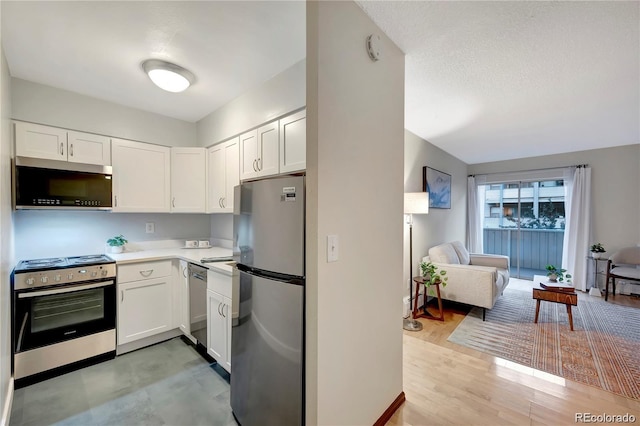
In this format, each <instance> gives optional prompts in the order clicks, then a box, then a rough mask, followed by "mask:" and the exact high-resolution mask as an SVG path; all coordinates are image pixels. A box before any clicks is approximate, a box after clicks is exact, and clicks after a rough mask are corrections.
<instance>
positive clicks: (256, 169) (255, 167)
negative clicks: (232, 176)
mask: <svg viewBox="0 0 640 426" xmlns="http://www.w3.org/2000/svg"><path fill="white" fill-rule="evenodd" d="M257 162H258V159H257V158H256V159H255V160H253V171H254V172H257V171H258V168H257V166H256V163H257Z"/></svg>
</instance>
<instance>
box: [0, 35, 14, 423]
mask: <svg viewBox="0 0 640 426" xmlns="http://www.w3.org/2000/svg"><path fill="white" fill-rule="evenodd" d="M0 45H1V42H0ZM10 80H11V77H10V76H9V68H8V66H7V60H6V58H5V56H4V50H0V416H3V414H4V413H5V411H6V410H8V409H9V407H10V404H9V403H8V401H6V399H7V396H8V395H9V393H10V389H11V388H10V386H12V385H11V383H10V379H11V328H10V327H11V297H10V296H11V285H10V282H9V274H10V273H11V269H12V268H13V265H14V256H13V223H12V220H13V219H12V211H11V151H12V147H13V144H12V143H11V122H10V118H11V87H10V84H9V83H10ZM0 421H1V420H0Z"/></svg>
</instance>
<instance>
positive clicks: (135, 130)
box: [11, 78, 196, 146]
mask: <svg viewBox="0 0 640 426" xmlns="http://www.w3.org/2000/svg"><path fill="white" fill-rule="evenodd" d="M11 84H12V86H11V95H12V108H13V111H12V113H13V118H15V119H16V120H23V121H31V122H34V123H41V124H47V125H50V126H57V127H63V128H66V129H73V130H80V131H84V132H89V133H97V134H101V135H106V136H114V137H118V138H122V139H130V140H135V141H141V142H149V143H155V144H158V145H166V146H196V124H195V123H189V122H187V121H182V120H177V119H175V118H169V117H165V116H163V115H159V114H154V113H151V112H147V111H142V110H139V109H135V108H130V107H126V106H123V105H118V104H115V103H112V102H107V101H102V100H99V99H96V98H92V97H89V96H85V95H80V94H78V93H74V92H70V91H67V90H62V89H57V88H54V87H51V86H45V85H43V84H38V83H33V82H30V81H26V80H21V79H19V78H12V79H11Z"/></svg>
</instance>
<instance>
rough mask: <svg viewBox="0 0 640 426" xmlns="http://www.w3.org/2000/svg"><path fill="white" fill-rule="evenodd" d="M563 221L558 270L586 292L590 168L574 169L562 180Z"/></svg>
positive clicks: (589, 225) (589, 223)
mask: <svg viewBox="0 0 640 426" xmlns="http://www.w3.org/2000/svg"><path fill="white" fill-rule="evenodd" d="M565 192H566V193H565V217H566V224H565V230H564V242H563V251H562V267H563V268H564V269H566V270H567V272H569V273H571V274H572V275H573V285H574V286H575V287H576V288H577V289H579V290H583V291H586V290H587V257H586V256H587V253H588V252H589V232H590V230H591V168H590V167H576V169H575V171H574V172H573V176H571V174H569V176H567V177H565Z"/></svg>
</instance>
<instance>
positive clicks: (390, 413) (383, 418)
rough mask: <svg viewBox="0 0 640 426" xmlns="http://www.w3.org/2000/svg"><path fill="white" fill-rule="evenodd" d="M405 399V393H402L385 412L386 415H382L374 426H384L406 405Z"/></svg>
mask: <svg viewBox="0 0 640 426" xmlns="http://www.w3.org/2000/svg"><path fill="white" fill-rule="evenodd" d="M405 399H406V398H405V396H404V392H400V395H398V397H397V398H396V399H395V400H394V401H393V402H392V403H391V405H390V406H389V408H387V409H386V410H384V413H382V415H381V416H380V418H379V419H378V420H376V422H375V423H374V424H373V426H384V425H385V424H386V423H387V422H388V421H389V419H390V418H391V416H393V413H395V412H396V410H397V409H398V408H400V406H401V405H402V404H403V403H404V401H405Z"/></svg>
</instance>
